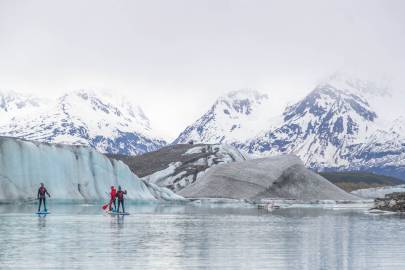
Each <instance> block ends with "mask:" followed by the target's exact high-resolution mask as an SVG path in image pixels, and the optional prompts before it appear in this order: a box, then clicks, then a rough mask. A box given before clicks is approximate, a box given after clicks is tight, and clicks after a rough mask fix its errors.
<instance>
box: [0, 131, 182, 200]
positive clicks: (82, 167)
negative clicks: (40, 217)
mask: <svg viewBox="0 0 405 270" xmlns="http://www.w3.org/2000/svg"><path fill="white" fill-rule="evenodd" d="M0 153H1V155H0V172H1V173H0V187H1V188H0V202H8V203H10V202H14V201H27V200H32V199H34V198H35V197H36V192H37V190H38V187H39V184H40V183H41V182H44V183H45V185H46V187H47V189H48V190H49V192H50V193H51V195H52V199H57V200H70V201H91V200H102V199H106V198H107V197H108V196H107V195H106V192H107V191H108V190H109V188H110V186H111V185H116V186H117V185H121V186H122V187H124V188H125V189H126V190H127V191H128V194H127V198H128V199H133V200H148V201H149V200H152V201H155V200H161V199H163V200H178V199H182V198H181V197H179V196H177V195H175V194H174V193H173V192H171V191H170V190H168V189H165V188H160V187H157V186H156V185H153V184H149V183H145V182H143V181H142V180H140V179H139V178H138V177H137V176H136V175H135V174H133V173H132V172H131V170H130V169H129V168H128V166H126V165H125V164H124V163H122V162H121V161H116V160H113V159H109V158H107V157H106V156H104V155H102V154H100V153H98V152H96V151H94V150H92V149H90V148H87V147H81V146H66V145H51V144H44V143H38V142H30V141H24V140H20V139H15V138H6V137H0Z"/></svg>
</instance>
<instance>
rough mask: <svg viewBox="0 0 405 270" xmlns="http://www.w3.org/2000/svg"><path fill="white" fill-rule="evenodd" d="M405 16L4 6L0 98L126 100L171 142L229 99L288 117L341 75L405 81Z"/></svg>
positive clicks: (368, 10)
mask: <svg viewBox="0 0 405 270" xmlns="http://www.w3.org/2000/svg"><path fill="white" fill-rule="evenodd" d="M404 14H405V1H402V0H397V1H395V0H384V1H383V0H380V1H373V0H364V1H361V0H357V1H352V0H350V1H342V0H338V1H328V0H319V1H300V0H297V1H285V0H284V1H281V0H280V1H270V0H266V1H253V0H246V1H221V0H213V1H207V0H200V1H192V0H184V1H177V0H170V1H167V0H162V1H155V0H145V1H118V0H117V1H112V0H111V1H102V0H95V1H85V0H79V1H73V0H69V1H54V0H49V1H41V0H35V1H23V0H20V1H14V0H10V1H6V0H0V89H3V90H15V91H20V92H28V93H35V94H38V95H57V94H58V93H61V92H66V91H71V90H76V89H81V88H91V89H102V90H108V91H113V93H122V94H126V95H128V96H130V97H131V98H132V99H133V101H134V103H137V104H140V105H141V107H142V108H143V109H144V111H145V113H146V114H147V115H148V116H149V118H150V119H151V121H152V123H153V125H154V126H155V127H157V128H158V129H159V130H160V131H162V132H163V134H164V135H166V136H170V137H172V138H173V137H175V136H176V135H177V134H178V133H179V132H180V131H181V130H182V129H183V128H185V126H186V125H188V124H190V123H191V122H193V121H194V120H196V118H198V117H199V116H200V115H201V114H202V113H203V112H205V111H206V110H207V109H208V108H209V106H210V105H211V104H212V102H213V101H214V100H215V99H216V98H217V97H218V96H219V95H220V94H223V93H225V92H227V91H230V90H236V89H240V88H253V89H257V90H259V91H262V92H265V93H268V94H269V96H270V98H271V99H273V100H275V101H276V106H279V107H281V106H284V104H285V103H286V102H289V101H292V100H296V99H298V97H301V96H303V95H305V94H306V93H308V92H309V91H310V90H311V88H313V87H314V86H315V84H316V83H317V82H318V81H319V80H321V79H322V78H324V77H325V76H328V75H330V74H331V73H332V72H334V71H336V70H349V71H355V72H359V73H362V74H366V75H370V74H376V73H378V74H382V75H384V76H385V75H387V76H389V77H392V78H393V79H394V80H397V81H400V82H401V81H402V80H403V78H402V77H405V76H403V74H404V70H405V55H404V48H405V16H404ZM398 84H399V85H400V83H398Z"/></svg>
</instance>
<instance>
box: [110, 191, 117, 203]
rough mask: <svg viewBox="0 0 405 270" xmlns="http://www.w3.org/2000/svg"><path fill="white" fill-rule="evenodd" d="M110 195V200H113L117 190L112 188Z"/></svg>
mask: <svg viewBox="0 0 405 270" xmlns="http://www.w3.org/2000/svg"><path fill="white" fill-rule="evenodd" d="M110 195H111V199H112V200H114V199H115V196H116V195H117V190H116V189H115V188H113V189H112V190H111V192H110Z"/></svg>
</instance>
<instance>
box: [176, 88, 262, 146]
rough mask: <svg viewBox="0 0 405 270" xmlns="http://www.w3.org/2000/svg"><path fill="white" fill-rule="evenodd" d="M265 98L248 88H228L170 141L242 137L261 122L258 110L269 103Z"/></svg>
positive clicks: (242, 138)
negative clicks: (227, 90) (202, 113)
mask: <svg viewBox="0 0 405 270" xmlns="http://www.w3.org/2000/svg"><path fill="white" fill-rule="evenodd" d="M268 102H269V98H268V96H267V95H266V94H262V93H260V92H258V91H256V90H252V89H241V90H237V91H231V92H228V93H227V94H225V95H223V96H221V97H220V98H218V99H217V101H216V102H215V103H214V105H212V107H211V108H210V109H209V110H208V111H207V112H206V113H205V114H204V115H203V116H202V117H201V118H200V119H198V120H197V121H196V122H195V123H193V124H192V125H191V126H188V127H187V128H186V129H185V130H184V131H183V132H182V133H181V134H180V135H179V137H178V138H177V139H176V140H175V141H174V143H185V142H188V141H190V140H192V141H195V142H207V143H227V142H234V141H244V140H245V139H246V138H247V137H248V136H251V133H252V132H255V131H254V130H255V128H257V126H261V124H260V123H258V122H260V121H264V120H265V119H264V118H263V117H260V115H263V114H261V112H263V111H264V109H266V108H267V107H269V106H266V105H268Z"/></svg>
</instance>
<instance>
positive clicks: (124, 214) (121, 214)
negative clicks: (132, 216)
mask: <svg viewBox="0 0 405 270" xmlns="http://www.w3.org/2000/svg"><path fill="white" fill-rule="evenodd" d="M107 213H108V214H110V215H112V216H128V215H129V213H128V212H114V211H108V212H107Z"/></svg>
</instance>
